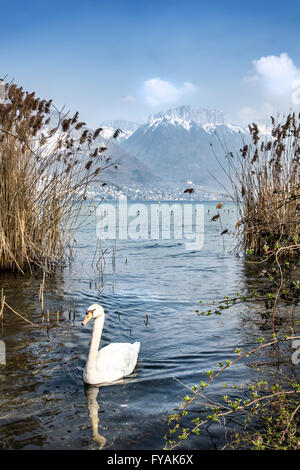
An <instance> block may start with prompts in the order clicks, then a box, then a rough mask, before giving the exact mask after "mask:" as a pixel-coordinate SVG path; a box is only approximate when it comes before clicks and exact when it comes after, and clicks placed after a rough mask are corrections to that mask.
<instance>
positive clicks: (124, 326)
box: [0, 202, 261, 449]
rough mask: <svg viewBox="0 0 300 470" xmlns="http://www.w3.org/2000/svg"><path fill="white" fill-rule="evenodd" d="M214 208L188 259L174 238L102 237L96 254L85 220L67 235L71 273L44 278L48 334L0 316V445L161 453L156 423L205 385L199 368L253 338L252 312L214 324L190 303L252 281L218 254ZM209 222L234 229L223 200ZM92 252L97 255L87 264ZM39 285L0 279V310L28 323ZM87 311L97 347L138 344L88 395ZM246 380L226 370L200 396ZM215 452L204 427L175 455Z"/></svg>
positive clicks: (92, 224)
mask: <svg viewBox="0 0 300 470" xmlns="http://www.w3.org/2000/svg"><path fill="white" fill-rule="evenodd" d="M179 204H180V203H179ZM215 206H216V202H207V203H205V207H204V214H205V227H204V233H205V241H204V246H203V248H202V249H201V250H199V251H189V250H187V249H186V247H185V242H184V241H180V240H150V239H149V240H117V241H116V243H115V242H113V241H108V240H107V241H105V240H104V241H103V242H102V243H101V247H99V245H98V246H97V245H96V242H97V240H96V221H95V218H93V217H92V218H91V220H90V221H89V223H88V224H83V225H82V227H81V229H80V231H79V232H78V234H76V242H77V243H76V248H75V250H74V255H75V258H74V261H73V262H72V264H71V266H70V267H66V268H65V269H64V270H63V271H61V272H60V273H58V274H57V275H56V276H55V277H52V278H48V277H46V281H45V296H44V300H45V311H46V310H47V309H48V310H49V312H50V325H49V328H47V318H46V317H45V320H44V327H43V328H36V327H35V326H33V325H31V324H29V323H25V322H24V321H23V320H22V319H21V318H19V317H17V316H16V315H14V314H13V313H12V312H9V311H8V310H6V311H5V316H4V320H5V324H4V327H3V328H2V329H1V325H0V334H1V338H2V339H3V340H4V341H5V344H6V361H7V363H6V365H5V366H0V448H2V449H98V448H99V447H103V446H104V448H105V449H162V448H163V446H164V439H163V436H164V434H165V433H166V431H167V429H168V426H167V417H168V415H169V414H172V413H174V412H175V410H176V409H178V407H179V404H180V403H181V402H182V399H183V397H184V395H185V394H186V389H185V387H184V386H183V385H182V383H183V384H186V385H188V386H191V385H194V384H196V383H199V382H200V381H201V380H206V378H207V375H206V374H205V371H207V370H216V368H217V366H216V364H217V363H218V362H222V361H225V360H226V359H229V360H232V359H233V358H235V357H236V353H235V352H234V349H235V348H236V347H239V348H243V347H244V346H245V344H249V343H250V344H251V343H252V342H253V344H255V338H256V337H258V336H261V330H260V328H261V325H260V321H259V315H258V314H257V312H256V311H254V309H252V313H251V315H252V316H251V318H249V311H248V312H246V307H243V306H235V307H234V308H233V309H232V310H228V311H226V312H225V313H224V314H223V315H222V316H214V315H212V316H210V317H202V316H199V315H197V314H196V313H195V310H196V309H197V308H199V303H198V302H199V300H203V301H208V300H210V301H212V300H220V299H222V298H223V297H224V296H225V295H228V296H230V295H234V294H235V293H236V292H241V291H243V290H244V289H245V288H248V286H249V284H250V285H251V283H253V282H254V283H255V271H253V270H252V271H251V270H250V271H249V270H248V269H247V268H245V262H244V259H243V258H241V257H238V256H236V255H234V254H232V253H230V249H231V248H232V247H233V241H232V239H231V238H230V237H229V236H228V235H226V236H224V241H225V252H224V247H223V238H222V237H221V236H220V232H221V228H220V224H219V221H215V222H211V221H210V219H211V217H212V216H213V215H214V214H215V213H216V209H215ZM208 211H209V212H210V213H209V214H208ZM220 214H221V221H222V224H223V225H222V227H223V228H229V229H230V230H233V228H234V226H235V223H236V221H237V220H238V216H237V214H236V211H235V208H234V205H233V204H231V203H229V202H227V203H224V207H223V208H222V209H221V210H220ZM96 247H97V250H98V251H97V253H96V255H95V250H96ZM99 249H101V250H102V253H103V257H102V260H101V262H100V263H99V262H98V263H97V261H99ZM40 284H41V276H39V275H33V276H32V277H27V276H25V277H22V276H18V275H11V274H2V275H1V278H0V288H3V291H4V294H5V296H6V301H7V303H8V304H9V305H10V306H11V307H13V308H14V309H15V310H16V311H17V312H19V313H21V314H22V315H24V316H25V317H26V318H28V319H29V320H30V321H31V322H34V323H37V324H39V325H40V324H41V303H40V302H39V288H40ZM92 303H100V304H101V305H103V307H104V309H105V312H106V319H105V325H104V331H103V336H102V340H101V346H105V345H106V344H108V343H110V342H115V341H118V342H134V341H140V342H141V350H140V354H139V361H138V365H137V368H136V370H135V371H134V373H133V374H132V375H131V376H129V377H127V378H125V379H123V380H121V381H120V382H118V383H116V384H112V385H108V386H102V387H99V388H97V387H87V386H85V385H84V383H83V380H82V373H83V369H84V366H85V362H86V359H87V354H88V350H89V342H90V339H91V332H92V322H90V323H89V324H88V325H87V326H86V327H82V326H81V321H82V319H83V318H84V315H85V311H86V308H87V307H88V306H89V305H90V304H92ZM200 309H201V307H200ZM58 310H59V311H60V314H59V322H58V325H57V316H56V315H57V314H56V312H57V311H58ZM252 375H253V372H252V369H250V368H249V367H248V365H247V362H244V363H242V364H241V365H239V366H238V367H235V368H232V370H231V369H230V368H229V369H228V372H226V373H225V374H224V380H223V379H222V380H221V381H219V382H218V381H216V382H215V383H214V384H212V386H211V387H210V389H209V391H208V393H207V394H206V395H207V396H208V397H210V398H212V399H213V398H215V397H217V396H218V394H219V393H223V392H222V386H223V383H224V381H225V380H226V382H227V383H228V384H229V385H236V384H239V383H243V384H244V383H246V382H247V381H249V380H251V378H252ZM175 378H176V379H178V380H175ZM179 381H180V382H182V383H180V382H179ZM223 443H224V433H223V430H222V428H221V427H214V429H213V432H212V429H211V430H210V432H206V431H204V432H203V433H202V434H201V436H200V437H193V438H192V439H190V440H189V441H187V442H186V443H185V444H184V448H193V449H195V448H199V449H214V448H217V447H218V448H219V447H220V446H221V445H222V444H223Z"/></svg>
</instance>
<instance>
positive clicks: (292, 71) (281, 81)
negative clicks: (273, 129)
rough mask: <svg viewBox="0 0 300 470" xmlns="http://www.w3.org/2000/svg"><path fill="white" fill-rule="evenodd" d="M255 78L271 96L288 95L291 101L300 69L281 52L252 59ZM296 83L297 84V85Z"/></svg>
mask: <svg viewBox="0 0 300 470" xmlns="http://www.w3.org/2000/svg"><path fill="white" fill-rule="evenodd" d="M253 65H254V68H255V71H256V75H255V77H254V78H255V79H257V80H259V81H261V83H262V85H263V87H264V90H265V91H266V92H267V93H268V94H270V95H273V96H282V95H287V94H288V95H289V96H290V98H291V101H292V102H293V98H292V94H293V90H294V89H295V88H297V87H298V86H299V83H298V81H299V79H300V69H298V68H297V67H296V65H295V64H294V62H293V61H292V59H291V58H290V57H289V56H288V55H287V54H286V53H285V52H283V53H282V54H280V56H274V55H270V56H267V57H261V58H260V59H258V60H254V61H253ZM297 83H298V85H297Z"/></svg>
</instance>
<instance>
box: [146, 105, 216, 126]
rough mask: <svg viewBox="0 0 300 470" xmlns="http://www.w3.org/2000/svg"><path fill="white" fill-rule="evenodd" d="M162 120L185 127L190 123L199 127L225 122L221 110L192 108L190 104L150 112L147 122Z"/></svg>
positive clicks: (152, 123)
mask: <svg viewBox="0 0 300 470" xmlns="http://www.w3.org/2000/svg"><path fill="white" fill-rule="evenodd" d="M163 120H165V121H166V122H169V123H173V124H176V123H177V124H179V125H182V126H183V127H186V128H187V129H189V128H190V126H191V124H192V123H195V124H197V125H199V126H201V127H203V126H204V125H205V124H209V123H212V124H214V125H222V124H224V123H225V119H224V114H223V113H222V112H221V111H217V110H215V109H206V108H203V109H193V108H191V106H180V107H178V108H173V109H169V110H167V111H165V112H160V113H158V114H152V115H150V116H149V119H148V123H149V124H150V125H155V124H157V123H159V122H162V121H163Z"/></svg>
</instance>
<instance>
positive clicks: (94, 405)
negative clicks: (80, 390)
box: [84, 385, 107, 450]
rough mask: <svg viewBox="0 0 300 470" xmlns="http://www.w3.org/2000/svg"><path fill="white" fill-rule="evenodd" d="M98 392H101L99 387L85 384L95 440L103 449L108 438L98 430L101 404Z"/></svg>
mask: <svg viewBox="0 0 300 470" xmlns="http://www.w3.org/2000/svg"><path fill="white" fill-rule="evenodd" d="M98 392H99V387H95V386H93V385H85V387H84V393H85V396H86V399H87V407H88V410H89V415H90V418H91V423H92V432H93V441H94V442H96V444H97V445H99V447H98V449H99V450H101V449H103V448H104V446H105V445H106V443H107V439H105V437H104V436H101V434H99V432H98V426H99V416H98V410H99V405H98V402H97V396H98Z"/></svg>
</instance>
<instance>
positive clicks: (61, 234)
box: [0, 84, 114, 273]
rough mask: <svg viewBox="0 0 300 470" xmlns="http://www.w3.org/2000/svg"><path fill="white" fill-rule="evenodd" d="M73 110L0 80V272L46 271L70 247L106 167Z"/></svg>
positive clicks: (94, 134) (92, 136)
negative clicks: (1, 94) (0, 88)
mask: <svg viewBox="0 0 300 470" xmlns="http://www.w3.org/2000/svg"><path fill="white" fill-rule="evenodd" d="M101 130H102V129H101V128H99V129H97V130H96V131H95V132H93V131H90V130H89V129H87V128H86V127H85V123H83V122H79V120H78V113H76V114H75V115H74V116H71V117H70V116H69V115H68V113H65V114H64V113H63V112H62V111H58V110H57V109H56V108H55V106H53V104H52V100H50V101H45V100H41V99H39V98H36V97H35V94H34V93H28V92H26V93H25V92H24V91H23V89H22V88H20V87H17V86H16V85H15V84H6V85H5V99H4V101H3V102H1V103H0V168H1V171H0V270H4V269H8V270H18V271H20V272H22V273H24V272H25V270H29V271H32V269H33V267H34V266H35V267H38V268H41V269H43V271H48V272H49V271H52V270H53V269H54V268H55V266H57V264H59V263H61V262H62V260H63V258H64V256H65V255H66V250H67V248H71V241H72V232H74V230H76V228H77V227H78V224H79V221H78V220H79V219H78V216H79V213H80V209H81V206H82V204H83V202H84V199H85V195H86V192H87V188H88V186H89V184H90V183H92V182H94V181H98V180H99V178H100V174H101V175H102V173H103V172H104V171H105V170H106V169H107V168H109V167H112V166H113V165H114V163H113V162H111V161H110V159H108V158H106V157H105V154H104V152H103V150H102V146H101V147H97V139H98V137H99V134H100V132H101Z"/></svg>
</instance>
